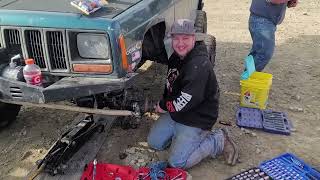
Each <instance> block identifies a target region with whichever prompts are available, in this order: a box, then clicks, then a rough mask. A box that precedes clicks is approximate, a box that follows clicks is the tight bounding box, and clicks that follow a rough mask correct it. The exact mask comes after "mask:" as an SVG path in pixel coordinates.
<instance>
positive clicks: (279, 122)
mask: <svg viewBox="0 0 320 180" xmlns="http://www.w3.org/2000/svg"><path fill="white" fill-rule="evenodd" d="M262 117H263V122H262V124H263V128H264V130H265V131H268V132H271V133H277V134H284V135H290V130H291V127H292V125H291V122H290V121H289V119H288V117H287V115H286V114H285V113H282V112H276V111H270V110H265V111H263V112H262Z"/></svg>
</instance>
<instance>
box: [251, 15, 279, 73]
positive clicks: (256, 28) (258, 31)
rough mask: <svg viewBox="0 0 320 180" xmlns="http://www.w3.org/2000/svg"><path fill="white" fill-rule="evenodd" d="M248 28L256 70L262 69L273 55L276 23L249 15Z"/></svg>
mask: <svg viewBox="0 0 320 180" xmlns="http://www.w3.org/2000/svg"><path fill="white" fill-rule="evenodd" d="M249 30H250V34H251V38H252V42H253V44H252V49H251V52H250V54H251V55H252V56H253V58H254V61H255V66H256V70H257V71H262V70H263V69H264V68H265V66H266V65H267V64H268V62H269V61H270V59H271V58H272V56H273V52H274V48H275V32H276V25H275V24H273V23H272V22H271V21H270V20H268V19H266V18H263V17H259V16H255V15H252V14H251V15H250V18H249Z"/></svg>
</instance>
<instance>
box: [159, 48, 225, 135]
mask: <svg viewBox="0 0 320 180" xmlns="http://www.w3.org/2000/svg"><path fill="white" fill-rule="evenodd" d="M218 100H219V88H218V83H217V79H216V75H215V73H214V71H213V65H212V64H211V62H210V61H209V57H208V53H207V48H206V46H205V44H204V43H203V42H197V43H196V45H195V47H194V48H193V49H192V50H191V51H190V52H189V53H188V54H187V56H186V57H185V58H183V59H180V57H179V56H178V55H177V54H176V53H173V54H172V55H171V57H170V58H169V61H168V75H167V82H166V87H165V91H164V95H163V99H162V100H161V101H160V103H159V105H160V107H161V108H162V109H163V110H166V111H168V112H169V113H170V116H171V118H172V119H173V120H174V121H176V122H178V123H181V124H184V125H187V126H192V127H198V128H201V129H203V130H210V129H211V128H212V126H213V125H214V123H215V122H216V120H217V118H218V107H219V101H218Z"/></svg>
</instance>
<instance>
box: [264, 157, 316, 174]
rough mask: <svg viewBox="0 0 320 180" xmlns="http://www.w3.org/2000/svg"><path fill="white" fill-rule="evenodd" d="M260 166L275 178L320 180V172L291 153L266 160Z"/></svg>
mask: <svg viewBox="0 0 320 180" xmlns="http://www.w3.org/2000/svg"><path fill="white" fill-rule="evenodd" d="M259 168H260V169H261V170H262V171H264V172H265V173H266V174H268V175H269V176H270V177H271V178H272V179H275V180H296V179H297V180H319V179H320V172H319V171H318V170H316V169H314V168H312V167H311V166H309V165H308V164H306V163H305V162H304V161H302V160H301V159H299V158H298V157H296V156H295V155H293V154H291V153H285V154H282V155H280V156H278V157H276V158H274V159H271V160H267V161H264V162H262V163H261V164H260V166H259Z"/></svg>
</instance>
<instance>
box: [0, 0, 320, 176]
mask: <svg viewBox="0 0 320 180" xmlns="http://www.w3.org/2000/svg"><path fill="white" fill-rule="evenodd" d="M250 2H251V1H250V0H244V1H234V0H214V1H209V0H205V7H204V9H205V10H206V11H207V15H208V33H210V34H212V35H214V36H215V37H216V38H217V61H216V67H215V71H216V73H217V76H218V81H219V84H220V87H221V92H222V93H221V99H220V102H221V108H220V117H219V120H223V121H229V122H231V123H232V127H231V130H232V134H233V136H234V137H235V138H236V140H237V144H238V145H239V147H240V150H241V153H240V155H241V161H242V162H241V163H240V164H238V165H237V166H234V167H229V166H227V165H225V164H224V163H223V161H222V159H221V158H218V159H210V158H208V159H206V160H204V161H202V162H201V163H200V164H199V165H197V166H195V167H194V168H192V169H190V170H188V172H189V173H190V174H191V175H192V177H193V179H195V180H208V179H216V180H220V179H224V178H227V177H230V176H231V175H233V174H237V173H238V172H240V171H241V170H244V169H248V168H251V167H255V166H258V165H259V163H261V162H262V161H263V160H267V159H271V158H273V157H275V156H277V155H279V154H280V153H284V152H292V153H294V154H296V155H297V156H299V157H300V158H302V159H304V160H305V161H306V162H307V163H309V164H310V165H312V166H314V167H316V168H318V169H320V136H319V134H320V101H319V99H320V83H319V82H320V11H319V9H320V2H319V0H308V1H306V0H304V1H301V2H300V4H299V5H298V7H297V8H294V9H289V10H288V11H287V15H286V19H285V21H284V22H283V24H282V25H280V26H278V30H277V34H276V36H277V37H276V44H277V47H276V52H275V54H274V57H273V59H272V62H271V63H270V64H269V65H268V67H267V68H266V69H265V71H266V72H269V73H272V74H273V84H272V89H271V92H270V98H269V106H268V108H269V109H273V110H277V111H283V112H287V113H288V116H289V118H290V119H291V120H292V122H293V125H294V128H295V131H294V132H293V133H292V134H291V135H290V136H284V135H275V134H270V133H266V132H263V131H258V130H249V131H243V130H241V129H240V128H238V127H237V126H236V125H235V112H236V110H237V108H238V104H239V97H238V96H237V93H239V92H240V87H239V75H240V73H241V72H242V70H243V58H244V57H245V56H246V54H247V53H248V52H249V50H250V47H251V38H250V35H249V32H248V28H247V26H248V25H247V21H248V16H249V11H248V9H249V5H250ZM149 64H150V63H149ZM165 70H166V68H165V67H164V66H162V65H159V64H151V65H150V68H149V69H147V70H145V71H143V70H142V71H143V72H142V74H141V77H140V78H142V80H144V81H143V82H145V84H143V87H144V88H146V89H147V90H148V91H149V92H150V93H151V94H152V95H153V96H154V97H155V98H156V97H160V95H161V93H162V91H161V88H159V87H163V82H164V73H165ZM75 116H76V114H74V113H71V112H66V111H54V110H47V109H40V108H23V109H22V110H21V111H20V113H19V116H18V120H17V121H15V122H14V123H13V124H12V125H11V126H10V127H9V128H8V129H6V130H4V131H1V132H0V179H13V180H16V179H17V180H18V179H24V176H25V175H26V174H27V172H28V170H29V169H30V168H31V167H32V166H33V163H34V162H35V161H36V160H37V159H39V158H41V157H43V155H44V154H45V152H46V151H47V150H48V148H49V147H50V145H51V144H52V143H53V142H54V141H55V140H56V139H57V137H58V136H59V135H60V134H61V133H62V132H63V129H64V128H66V125H68V124H70V123H71V121H72V119H73V118H74V117H75ZM156 118H157V115H146V116H145V117H144V118H143V120H142V123H141V125H140V127H139V128H138V129H130V130H126V131H125V130H122V129H121V128H119V127H115V128H113V129H112V130H111V133H110V136H109V137H108V138H107V140H106V141H105V143H104V145H103V147H102V149H101V150H100V152H99V153H98V155H97V158H98V160H99V161H103V162H110V163H118V164H126V162H127V161H125V160H120V159H119V152H123V151H125V150H126V149H127V148H130V147H135V146H139V142H145V141H146V136H147V133H148V130H149V128H150V126H151V124H152V122H153V121H154V120H155V119H156ZM221 126H223V125H220V124H219V123H217V124H216V125H215V127H216V128H217V127H221ZM149 153H151V156H152V157H153V159H155V160H157V159H165V157H166V152H164V153H158V152H152V151H151V152H149Z"/></svg>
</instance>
